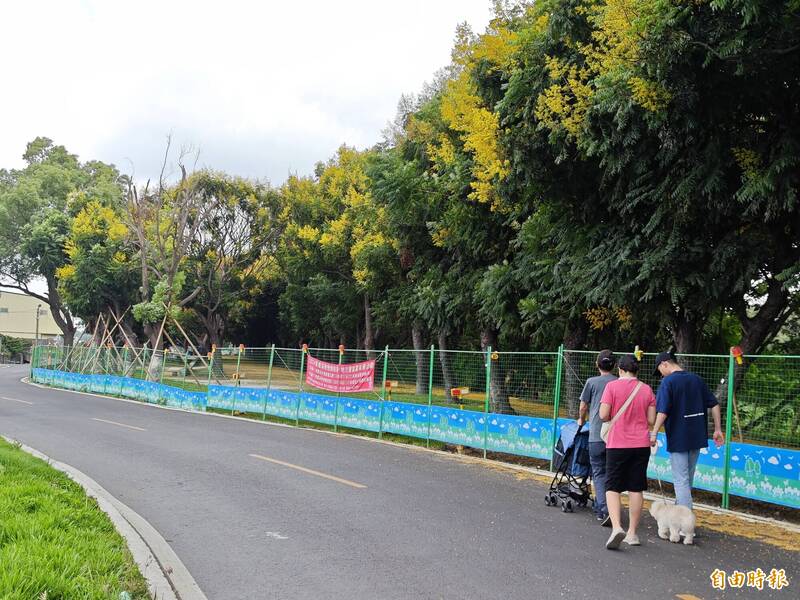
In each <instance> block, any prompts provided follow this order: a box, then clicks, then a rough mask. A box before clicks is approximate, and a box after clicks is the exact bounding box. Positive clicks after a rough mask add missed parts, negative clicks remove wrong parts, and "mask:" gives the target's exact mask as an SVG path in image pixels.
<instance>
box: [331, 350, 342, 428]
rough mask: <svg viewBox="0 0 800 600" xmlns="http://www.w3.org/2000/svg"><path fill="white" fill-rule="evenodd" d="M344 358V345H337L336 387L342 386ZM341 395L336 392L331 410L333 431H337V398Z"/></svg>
mask: <svg viewBox="0 0 800 600" xmlns="http://www.w3.org/2000/svg"><path fill="white" fill-rule="evenodd" d="M343 358H344V344H339V370H338V371H337V372H336V387H337V388H340V387H341V386H342V359H343ZM341 395H342V393H341V392H340V391H339V390H338V389H337V390H336V406H335V407H334V409H333V430H334V431H339V396H341Z"/></svg>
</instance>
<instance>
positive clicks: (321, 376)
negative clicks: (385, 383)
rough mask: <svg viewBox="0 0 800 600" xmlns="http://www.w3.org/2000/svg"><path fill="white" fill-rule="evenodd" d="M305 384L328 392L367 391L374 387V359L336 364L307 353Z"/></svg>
mask: <svg viewBox="0 0 800 600" xmlns="http://www.w3.org/2000/svg"><path fill="white" fill-rule="evenodd" d="M307 358H308V365H307V367H308V368H307V370H306V384H307V385H309V386H312V387H315V388H319V389H321V390H328V391H329V392H369V391H372V389H373V388H374V387H375V361H374V360H367V361H364V362H359V363H348V364H344V365H337V364H336V363H329V362H325V361H323V360H319V359H317V358H314V357H313V356H311V355H310V354H309V355H308V357H307Z"/></svg>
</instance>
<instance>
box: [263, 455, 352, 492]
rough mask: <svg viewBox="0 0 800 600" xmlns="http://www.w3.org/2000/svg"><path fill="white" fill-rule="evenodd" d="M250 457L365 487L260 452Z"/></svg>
mask: <svg viewBox="0 0 800 600" xmlns="http://www.w3.org/2000/svg"><path fill="white" fill-rule="evenodd" d="M250 456H251V457H253V458H257V459H259V460H265V461H267V462H271V463H275V464H276V465H281V466H284V467H289V468H290V469H296V470H298V471H302V472H303V473H308V474H309V475H316V476H317V477H323V478H325V479H330V480H331V481H335V482H337V483H341V484H344V485H349V486H350V487H354V488H358V489H365V488H366V487H367V486H365V485H364V484H362V483H356V482H355V481H350V480H348V479H342V478H341V477H336V476H334V475H328V474H327V473H320V472H319V471H314V470H313V469H307V468H305V467H301V466H299V465H293V464H292V463H287V462H283V461H282V460H277V459H274V458H269V457H267V456H261V455H260V454H250Z"/></svg>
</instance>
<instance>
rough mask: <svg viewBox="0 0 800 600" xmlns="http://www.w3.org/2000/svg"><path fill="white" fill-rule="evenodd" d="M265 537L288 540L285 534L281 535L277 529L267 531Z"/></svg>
mask: <svg viewBox="0 0 800 600" xmlns="http://www.w3.org/2000/svg"><path fill="white" fill-rule="evenodd" d="M267 537H271V538H274V539H276V540H288V539H289V538H288V537H286V536H285V535H281V534H280V533H278V532H277V531H268V532H267Z"/></svg>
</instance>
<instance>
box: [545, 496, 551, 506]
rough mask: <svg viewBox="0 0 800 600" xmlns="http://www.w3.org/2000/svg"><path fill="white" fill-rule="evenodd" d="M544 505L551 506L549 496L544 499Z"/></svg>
mask: <svg viewBox="0 0 800 600" xmlns="http://www.w3.org/2000/svg"><path fill="white" fill-rule="evenodd" d="M544 503H545V504H546V505H547V506H550V496H549V495H545V497H544Z"/></svg>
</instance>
